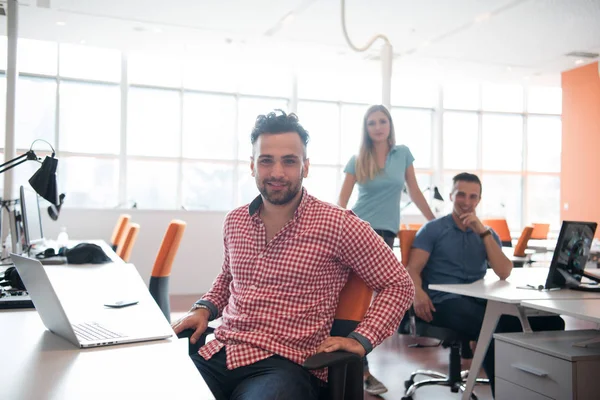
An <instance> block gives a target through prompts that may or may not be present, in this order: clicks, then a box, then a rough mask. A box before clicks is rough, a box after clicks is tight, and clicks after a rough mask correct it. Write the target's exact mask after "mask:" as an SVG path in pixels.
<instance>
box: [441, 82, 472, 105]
mask: <svg viewBox="0 0 600 400" xmlns="http://www.w3.org/2000/svg"><path fill="white" fill-rule="evenodd" d="M443 100H444V108H449V109H456V110H478V109H479V85H476V84H471V83H449V84H446V85H444V99H443Z"/></svg>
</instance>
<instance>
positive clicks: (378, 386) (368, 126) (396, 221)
mask: <svg viewBox="0 0 600 400" xmlns="http://www.w3.org/2000/svg"><path fill="white" fill-rule="evenodd" d="M362 131H363V134H362V141H361V145H360V151H359V153H358V157H357V156H352V157H351V158H350V160H349V161H348V164H347V165H346V168H344V172H345V173H346V178H345V179H344V183H343V185H342V190H341V192H340V198H339V201H338V204H339V205H340V206H341V207H344V208H346V206H347V205H348V200H349V199H350V195H351V194H352V190H353V189H354V185H358V200H357V201H356V204H355V205H354V207H353V208H352V211H354V212H355V213H356V215H358V217H359V218H361V219H363V220H365V221H367V222H369V223H370V224H371V227H372V228H373V229H374V230H375V231H376V232H377V233H378V234H379V235H380V236H381V237H382V238H383V240H385V242H386V243H387V244H388V246H390V248H392V246H393V244H394V238H395V237H396V235H397V233H398V230H399V229H400V197H401V195H402V189H403V188H404V185H405V184H406V187H407V189H408V194H409V195H410V198H411V200H412V201H413V203H415V205H416V206H417V208H418V209H419V210H420V211H421V213H422V214H423V216H424V217H425V218H427V220H429V221H431V220H432V219H435V216H434V214H433V213H432V212H431V209H430V208H429V205H428V204H427V200H425V196H423V193H422V192H421V189H419V184H418V183H417V178H416V176H415V168H414V166H413V161H414V157H413V155H412V154H411V152H410V150H409V149H408V147H406V146H404V145H396V135H395V132H394V123H393V121H392V116H391V114H390V112H389V111H388V109H387V108H385V107H384V106H382V105H374V106H371V107H370V108H369V109H368V110H367V112H366V114H365V117H364V119H363V129H362ZM364 365H365V376H364V378H365V390H366V391H367V393H369V394H372V395H377V394H382V393H385V392H387V388H386V387H385V385H384V384H383V383H381V382H380V381H379V380H378V379H376V378H375V377H374V376H373V375H371V373H370V372H369V365H368V362H367V358H366V357H365V358H364Z"/></svg>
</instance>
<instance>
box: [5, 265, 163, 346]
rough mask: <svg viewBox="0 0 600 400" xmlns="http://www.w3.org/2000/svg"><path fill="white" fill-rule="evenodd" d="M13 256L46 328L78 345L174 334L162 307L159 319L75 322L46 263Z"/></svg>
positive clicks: (103, 344)
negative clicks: (46, 267)
mask: <svg viewBox="0 0 600 400" xmlns="http://www.w3.org/2000/svg"><path fill="white" fill-rule="evenodd" d="M10 257H11V258H12V261H13V262H14V264H15V267H16V268H17V271H18V272H19V275H20V277H21V279H22V280H23V283H24V285H25V287H26V288H27V291H28V292H29V295H30V296H31V300H32V301H33V305H34V306H35V308H36V310H37V312H38V314H39V315H40V318H41V319H42V322H43V323H44V325H45V326H46V328H48V330H50V331H51V332H52V333H54V334H56V335H59V336H61V337H63V338H65V339H67V340H68V341H70V342H71V343H73V344H74V345H76V346H78V347H82V348H83V347H97V346H107V345H113V344H121V343H132V342H142V341H148V340H157V339H165V338H168V337H171V336H173V330H172V329H171V326H170V325H169V323H168V322H167V321H166V319H165V318H164V317H163V316H162V313H160V310H159V309H158V307H157V313H156V318H129V319H118V321H116V320H114V321H111V318H110V315H107V316H106V317H107V318H104V317H103V318H102V320H90V321H71V320H69V317H68V316H67V313H66V312H65V309H64V307H63V305H62V304H61V302H60V298H59V296H58V294H57V293H56V291H55V290H54V287H53V286H52V283H51V281H50V278H49V277H48V274H47V273H46V270H45V269H44V266H42V264H41V263H40V262H39V261H38V260H36V259H32V258H27V257H22V256H18V255H16V254H11V255H10ZM133 307H138V306H133Z"/></svg>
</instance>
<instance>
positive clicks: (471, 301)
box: [431, 297, 565, 395]
mask: <svg viewBox="0 0 600 400" xmlns="http://www.w3.org/2000/svg"><path fill="white" fill-rule="evenodd" d="M486 304H487V302H486V300H483V299H476V298H473V297H460V298H457V299H449V300H446V301H443V302H441V303H438V304H434V306H435V309H436V311H435V312H434V313H433V321H432V322H431V323H432V324H433V325H437V326H441V327H444V328H449V329H452V330H454V331H457V332H459V333H461V334H463V335H465V336H466V337H467V338H468V339H469V340H477V338H478V337H479V331H480V330H481V326H482V325H483V317H484V314H485V307H486ZM528 319H529V324H530V325H531V329H532V330H534V331H561V330H564V329H565V321H564V320H563V319H562V318H561V317H559V316H548V317H529V318H528ZM522 331H523V329H522V328H521V322H520V321H519V319H518V318H517V317H515V316H512V315H502V316H501V317H500V319H499V320H498V325H497V327H496V331H495V332H496V333H506V332H522ZM483 369H484V370H485V373H486V374H487V376H488V378H489V379H490V386H491V389H492V395H494V392H495V382H494V376H495V370H494V339H492V341H491V343H490V347H489V348H488V351H487V353H486V354H485V358H484V360H483Z"/></svg>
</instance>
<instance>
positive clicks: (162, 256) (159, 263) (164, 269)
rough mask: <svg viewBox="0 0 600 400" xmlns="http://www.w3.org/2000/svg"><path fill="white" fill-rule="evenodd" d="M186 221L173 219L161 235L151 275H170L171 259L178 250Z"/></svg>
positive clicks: (172, 259) (173, 258)
mask: <svg viewBox="0 0 600 400" xmlns="http://www.w3.org/2000/svg"><path fill="white" fill-rule="evenodd" d="M185 227H186V223H185V222H184V221H180V220H177V219H175V220H173V221H171V223H170V224H169V227H168V228H167V232H166V233H165V236H164V237H163V240H162V243H161V245H160V249H159V250H158V255H157V256H156V260H155V261H154V266H153V267H152V276H153V277H165V276H169V275H171V268H172V267H173V261H174V260H175V256H176V255H177V250H179V245H180V243H181V239H182V238H183V232H184V231H185Z"/></svg>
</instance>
